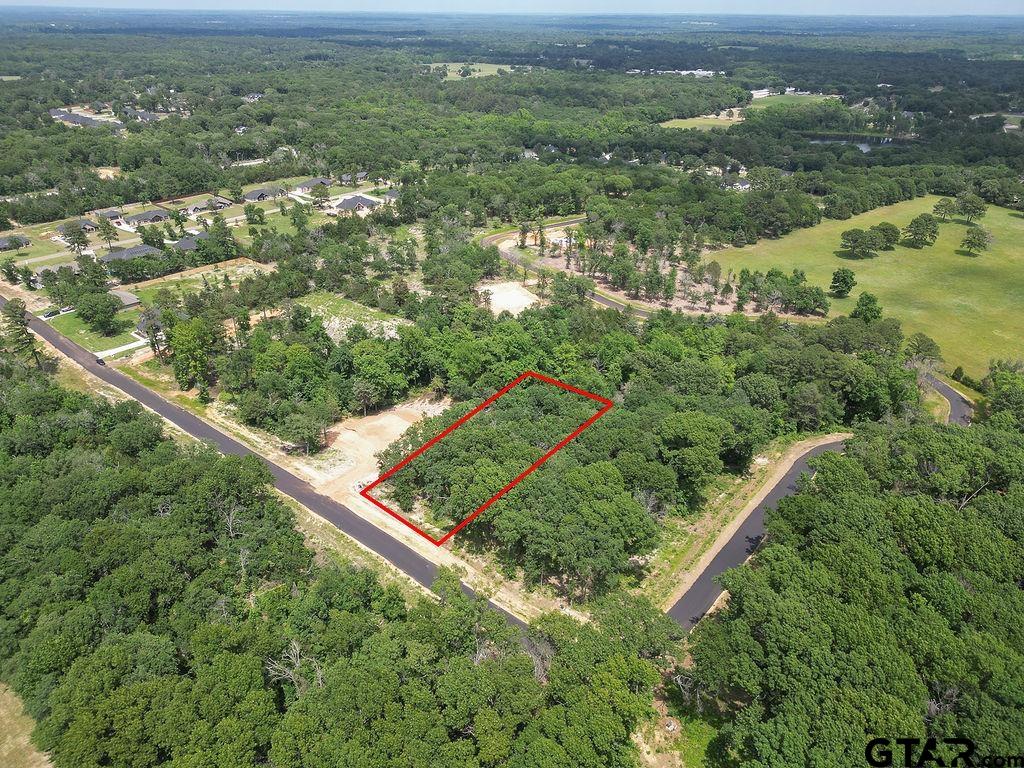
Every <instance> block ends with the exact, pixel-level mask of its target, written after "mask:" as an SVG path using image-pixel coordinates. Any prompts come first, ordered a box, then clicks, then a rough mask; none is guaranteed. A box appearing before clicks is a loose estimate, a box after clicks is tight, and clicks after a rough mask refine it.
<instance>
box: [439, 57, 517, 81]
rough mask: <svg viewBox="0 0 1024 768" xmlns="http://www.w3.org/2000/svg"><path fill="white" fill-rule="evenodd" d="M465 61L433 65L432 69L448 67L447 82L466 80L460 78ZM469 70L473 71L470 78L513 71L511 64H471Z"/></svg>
mask: <svg viewBox="0 0 1024 768" xmlns="http://www.w3.org/2000/svg"><path fill="white" fill-rule="evenodd" d="M465 63H466V62H464V61H445V62H440V63H436V64H431V65H430V66H431V68H432V69H437V68H438V67H444V66H447V67H448V77H446V78H445V80H464V79H465V78H463V77H460V76H459V70H460V69H462V67H463V65H464V64H465ZM469 68H470V69H471V70H473V74H471V75H470V77H488V76H489V75H496V74H498V70H499V69H506V70H509V71H512V65H511V64H470V65H469Z"/></svg>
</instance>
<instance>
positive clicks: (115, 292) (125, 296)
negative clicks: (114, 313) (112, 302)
mask: <svg viewBox="0 0 1024 768" xmlns="http://www.w3.org/2000/svg"><path fill="white" fill-rule="evenodd" d="M110 295H111V296H113V297H114V298H115V299H118V300H120V302H121V307H122V308H123V309H128V308H129V307H137V306H139V304H141V303H142V302H140V301H139V297H138V296H136V295H135V294H134V293H131V292H130V291H122V290H119V289H114V288H112V289H111V290H110Z"/></svg>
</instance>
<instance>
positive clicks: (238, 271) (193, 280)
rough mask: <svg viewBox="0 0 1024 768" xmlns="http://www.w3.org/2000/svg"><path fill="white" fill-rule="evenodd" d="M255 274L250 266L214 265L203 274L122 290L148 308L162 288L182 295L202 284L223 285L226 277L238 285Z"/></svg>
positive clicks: (125, 287)
mask: <svg viewBox="0 0 1024 768" xmlns="http://www.w3.org/2000/svg"><path fill="white" fill-rule="evenodd" d="M255 273H256V269H255V268H254V267H252V266H251V265H248V266H245V265H238V264H232V265H231V266H228V267H224V266H221V265H220V264H215V265H212V266H211V267H210V269H208V270H206V271H204V272H200V273H196V274H192V275H186V276H174V275H168V276H167V277H165V278H162V279H160V281H159V282H150V283H149V284H148V285H144V286H134V285H126V286H124V289H125V290H126V291H131V292H132V293H134V294H135V295H136V296H138V297H139V300H140V301H141V302H142V303H143V304H145V305H147V306H149V305H151V304H152V303H153V301H154V299H155V297H156V295H157V293H159V292H160V290H162V289H164V288H167V289H169V290H171V291H174V292H176V293H180V294H182V295H184V294H186V293H195V292H197V291H200V290H202V288H203V284H204V282H205V283H209V284H210V285H213V286H215V287H217V286H220V285H223V282H224V277H225V276H228V277H229V278H230V279H231V283H232V285H238V282H239V281H240V280H241V279H242V278H244V277H245V276H246V275H252V274H255ZM147 282H148V281H147Z"/></svg>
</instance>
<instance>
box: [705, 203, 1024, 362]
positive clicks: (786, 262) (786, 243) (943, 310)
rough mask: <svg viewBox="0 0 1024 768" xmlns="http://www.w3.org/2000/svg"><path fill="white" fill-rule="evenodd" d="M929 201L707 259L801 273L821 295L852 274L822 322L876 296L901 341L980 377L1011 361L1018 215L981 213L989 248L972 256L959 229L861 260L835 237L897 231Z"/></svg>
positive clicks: (1020, 280) (1017, 317) (1017, 309)
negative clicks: (994, 362)
mask: <svg viewBox="0 0 1024 768" xmlns="http://www.w3.org/2000/svg"><path fill="white" fill-rule="evenodd" d="M938 199H939V198H937V197H934V196H929V197H923V198H919V199H916V200H909V201H906V202H903V203H897V204H896V205H891V206H887V207H885V208H879V209H877V210H874V211H870V212H868V213H864V214H861V215H860V216H854V217H853V218H851V219H848V220H847V221H832V220H825V221H823V222H822V223H821V224H819V225H818V226H816V227H813V228H811V229H802V230H798V231H797V232H794V233H792V234H790V235H786V236H785V237H782V238H779V239H778V240H762V241H761V242H760V243H758V244H757V245H752V246H747V247H745V248H727V249H724V250H722V251H719V252H717V253H715V254H712V255H710V256H709V257H708V258H709V259H714V260H715V261H717V262H719V263H720V264H721V265H722V267H723V269H725V270H729V269H732V270H734V271H737V272H738V271H739V270H740V269H742V268H743V267H746V268H748V269H760V270H762V271H764V270H767V269H769V268H771V267H779V268H780V269H783V270H786V271H789V270H791V269H795V268H796V269H802V270H804V271H805V272H806V273H807V279H808V281H809V282H810V283H811V284H812V285H820V286H822V287H824V288H826V289H827V287H828V285H829V283H830V282H831V279H832V273H833V272H834V271H835V270H836V269H839V268H840V267H848V268H849V269H852V270H853V272H854V274H856V276H857V286H856V287H855V288H854V289H853V293H852V295H851V296H850V297H849V298H846V299H832V315H836V314H846V313H848V312H849V311H850V310H852V309H853V306H854V304H855V303H856V299H857V296H858V295H859V294H860V293H861V291H869V292H871V293H873V294H875V295H876V296H878V298H879V300H880V301H881V304H882V307H883V309H884V310H885V312H886V313H887V314H889V315H891V316H893V317H896V318H898V319H899V320H900V321H902V323H903V327H904V330H905V332H906V333H907V334H908V335H909V334H911V333H914V332H916V331H922V332H924V333H927V334H928V335H929V336H931V337H932V338H934V339H935V340H936V341H937V342H938V343H939V346H940V347H941V348H942V352H943V356H944V357H945V359H946V367H947V368H948V369H949V370H952V369H953V368H955V367H956V366H957V365H962V366H963V367H964V369H965V370H966V371H967V372H968V373H970V374H971V375H974V376H980V375H982V374H983V373H984V372H985V371H986V370H987V368H988V363H989V361H990V360H991V359H993V358H998V357H1020V356H1021V351H1020V349H1021V345H1020V340H1021V339H1022V338H1024V309H1022V308H1024V249H1022V248H1021V247H1020V243H1021V242H1022V240H1024V214H1020V213H1018V212H1016V211H1011V210H1008V209H1005V208H996V207H994V206H989V209H988V214H987V215H986V216H985V218H984V219H982V220H981V225H982V226H983V227H984V228H985V229H987V230H988V231H989V232H991V233H992V238H993V240H992V245H991V247H990V248H989V250H988V251H987V252H985V253H984V254H982V255H980V256H970V255H968V254H967V253H966V252H964V251H962V250H960V241H961V239H962V238H963V235H964V231H965V230H966V228H967V227H966V225H965V224H964V223H963V222H948V223H945V224H942V225H941V227H940V233H939V239H938V240H937V241H936V243H935V245H933V246H931V247H928V248H922V249H920V250H915V249H913V248H906V247H903V246H897V247H896V249H895V250H892V251H879V252H878V255H877V256H876V257H874V258H871V259H859V260H853V259H848V258H844V256H842V255H841V251H840V249H839V238H840V233H842V232H843V231H844V230H847V229H852V228H854V227H859V228H862V229H866V228H867V227H869V226H871V225H872V224H877V223H878V222H880V221H889V222H892V223H893V224H895V225H896V226H898V227H903V226H905V225H906V224H907V223H908V222H909V221H910V220H911V219H912V218H913V217H914V216H916V215H918V214H919V213H924V212H930V211H931V209H932V206H933V205H934V204H935V202H936V200H938Z"/></svg>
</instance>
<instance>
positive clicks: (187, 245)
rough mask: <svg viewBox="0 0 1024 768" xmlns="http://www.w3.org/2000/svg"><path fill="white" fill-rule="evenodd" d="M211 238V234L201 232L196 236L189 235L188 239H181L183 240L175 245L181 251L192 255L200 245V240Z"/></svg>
mask: <svg viewBox="0 0 1024 768" xmlns="http://www.w3.org/2000/svg"><path fill="white" fill-rule="evenodd" d="M209 236H210V233H209V232H200V233H199V234H196V235H189V236H188V237H183V238H181V240H179V241H178V242H176V243H175V244H174V247H175V248H177V249H178V250H179V251H184V252H185V253H191V252H192V251H194V250H195V249H196V247H197V246H198V245H199V241H200V240H205V239H206V238H208V237H209Z"/></svg>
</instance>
